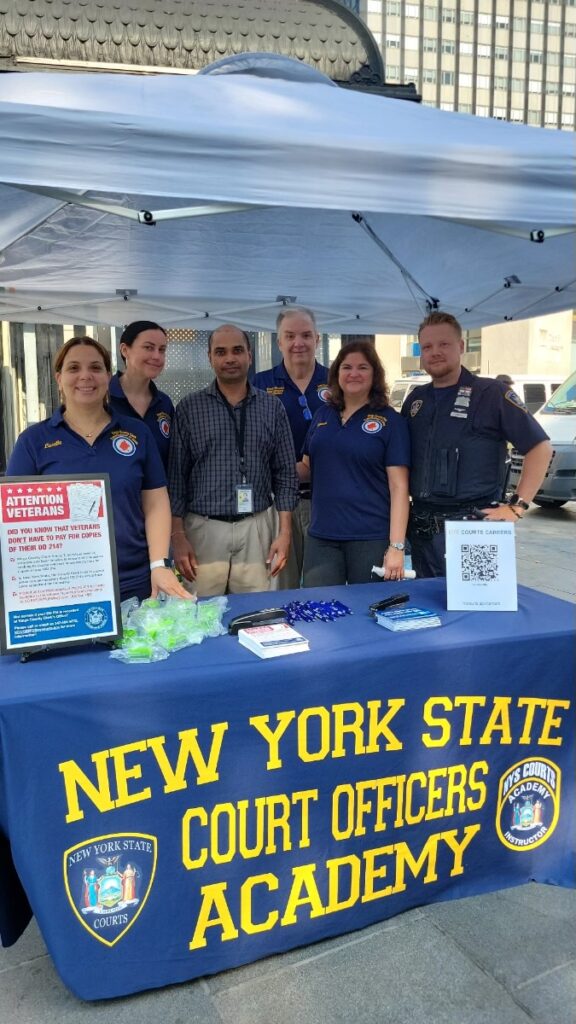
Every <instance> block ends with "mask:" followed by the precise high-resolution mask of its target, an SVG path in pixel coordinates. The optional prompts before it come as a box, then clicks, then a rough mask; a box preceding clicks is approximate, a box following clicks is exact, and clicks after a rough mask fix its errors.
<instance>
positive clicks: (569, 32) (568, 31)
mask: <svg viewBox="0 0 576 1024" xmlns="http://www.w3.org/2000/svg"><path fill="white" fill-rule="evenodd" d="M564 35H565V36H569V37H570V39H574V36H576V22H575V23H574V25H570V24H569V23H568V22H566V24H565V25H564Z"/></svg>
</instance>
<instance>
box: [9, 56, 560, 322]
mask: <svg viewBox="0 0 576 1024" xmlns="http://www.w3.org/2000/svg"><path fill="white" fill-rule="evenodd" d="M0 154H1V155H0V319H8V320H16V321H24V322H52V323H58V322H60V323H71V322H72V323H111V324H122V323H125V322H127V321H128V320H133V319H137V318H139V317H153V318H155V319H159V320H161V321H162V322H163V323H165V324H166V325H169V326H177V325H186V326H201V327H210V326H215V325H217V324H218V323H221V322H223V321H224V320H234V321H236V322H238V323H243V324H245V325H246V326H249V327H252V328H254V329H269V328H270V327H272V326H273V323H274V320H275V317H276V313H277V311H278V296H281V295H289V296H296V301H297V302H298V303H299V304H303V305H308V306H311V307H313V308H314V309H316V310H318V311H319V313H320V316H319V321H320V324H321V325H322V327H323V329H324V330H327V331H334V332H337V333H340V332H343V333H347V332H353V333H374V332H385V333H396V332H400V333H404V332H408V333H412V332H413V331H414V329H415V327H416V326H417V324H418V322H419V320H420V319H421V317H422V315H423V314H425V312H426V302H427V299H428V301H429V302H432V303H434V302H435V301H437V302H438V304H439V305H440V307H441V308H444V309H448V310H450V311H451V312H453V313H454V314H455V315H456V316H458V317H459V319H461V321H462V323H463V325H464V326H465V327H477V326H482V325H485V324H490V323H497V322H501V321H503V320H506V319H523V318H525V317H528V316H536V315H541V314H544V313H549V312H554V311H558V310H562V309H570V308H573V307H574V306H576V283H575V278H576V272H575V251H576V250H575V245H574V241H575V238H574V224H575V219H576V204H575V202H574V198H575V197H574V180H575V179H574V163H575V152H574V140H573V137H572V136H570V135H569V134H568V133H565V132H556V131H548V130H545V129H539V128H529V127H526V126H521V125H510V124H506V123H502V122H496V121H492V120H488V119H483V118H474V117H471V116H467V115H461V114H451V113H447V112H444V111H439V110H435V109H432V108H427V107H421V106H417V105H415V104H407V103H405V102H402V101H399V100H391V99H386V98H382V97H376V96H368V95H364V94H356V93H352V92H348V91H344V90H339V89H335V88H332V87H330V86H328V85H324V84H322V83H308V82H292V81H281V80H278V79H273V80H272V79H269V80H266V79H262V78H254V77H251V76H249V75H238V74H234V75H216V76H210V75H207V76H196V77H194V78H182V77H176V76H174V77H171V76H162V77H153V76H152V77H147V76H132V75H107V74H98V75H90V74H78V75H72V74H62V75H60V74H57V73H56V74H50V75H47V74H42V75H40V74H33V73H31V74H26V75H19V74H5V75H2V76H0ZM24 189H26V190H24ZM34 189H37V190H38V193H36V192H34ZM29 190H32V191H29ZM42 190H48V193H50V192H51V191H52V192H53V195H54V196H57V197H58V198H51V197H50V195H46V194H45V193H43V192H42ZM62 193H64V195H66V194H68V196H69V198H71V199H73V198H74V194H76V195H77V196H79V197H80V199H81V200H82V202H88V203H89V202H90V201H91V200H97V201H99V202H100V203H104V204H107V205H108V206H111V207H116V208H121V209H123V210H124V211H141V210H150V211H152V212H153V213H158V212H159V211H163V210H166V209H169V210H175V209H176V210H177V209H178V208H182V207H185V208H189V207H195V206H198V205H199V206H204V207H205V206H206V205H207V204H208V205H209V204H235V205H239V206H240V207H242V209H241V210H240V211H238V212H231V213H219V214H218V215H217V216H216V215H208V216H207V215H203V216H196V217H184V218H177V219H170V220H158V222H157V223H156V225H155V226H150V225H147V224H145V223H139V222H138V220H136V219H134V220H131V219H127V218H126V217H121V216H118V215H116V214H115V213H105V212H103V211H102V210H97V209H91V208H90V207H89V206H81V205H76V204H75V203H69V202H66V201H64V198H63V197H62ZM355 213H360V214H361V217H360V218H356V219H354V217H353V214H355ZM363 222H364V224H367V225H368V227H369V229H370V230H371V231H372V232H373V233H374V234H373V235H372V236H371V235H370V234H369V232H368V231H367V230H364V227H363ZM536 231H543V232H544V238H545V240H544V242H543V243H541V244H540V243H538V242H536V241H531V240H530V236H531V233H532V232H536ZM535 237H536V236H535ZM515 279H517V281H516V280H515ZM124 295H126V298H124ZM467 310H468V311H469V312H467Z"/></svg>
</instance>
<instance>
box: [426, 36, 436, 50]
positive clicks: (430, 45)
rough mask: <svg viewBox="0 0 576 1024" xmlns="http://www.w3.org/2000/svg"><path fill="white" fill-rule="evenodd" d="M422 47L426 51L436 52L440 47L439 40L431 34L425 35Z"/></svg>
mask: <svg viewBox="0 0 576 1024" xmlns="http://www.w3.org/2000/svg"><path fill="white" fill-rule="evenodd" d="M422 47H423V49H424V53H436V50H437V48H438V42H437V40H436V39H431V38H430V37H429V36H424V41H423V43H422Z"/></svg>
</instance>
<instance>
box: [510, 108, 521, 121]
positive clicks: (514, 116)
mask: <svg viewBox="0 0 576 1024" xmlns="http://www.w3.org/2000/svg"><path fill="white" fill-rule="evenodd" d="M510 120H511V121H523V120H524V111H523V110H519V109H518V107H512V110H511V111H510Z"/></svg>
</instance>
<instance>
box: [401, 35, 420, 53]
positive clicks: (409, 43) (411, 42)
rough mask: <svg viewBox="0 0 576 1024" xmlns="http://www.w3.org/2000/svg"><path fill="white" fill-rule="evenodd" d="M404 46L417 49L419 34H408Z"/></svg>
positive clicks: (408, 48) (407, 48)
mask: <svg viewBox="0 0 576 1024" xmlns="http://www.w3.org/2000/svg"><path fill="white" fill-rule="evenodd" d="M404 47H405V49H406V50H417V49H418V38H417V36H406V38H405V39H404Z"/></svg>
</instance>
